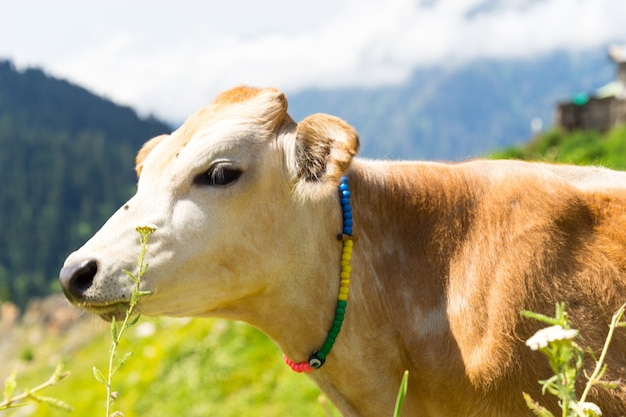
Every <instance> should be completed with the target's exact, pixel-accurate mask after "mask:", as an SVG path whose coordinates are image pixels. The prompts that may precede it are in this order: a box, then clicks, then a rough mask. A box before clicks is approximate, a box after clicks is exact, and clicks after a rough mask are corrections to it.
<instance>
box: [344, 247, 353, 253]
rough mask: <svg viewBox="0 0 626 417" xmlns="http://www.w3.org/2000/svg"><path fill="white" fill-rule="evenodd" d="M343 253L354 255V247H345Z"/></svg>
mask: <svg viewBox="0 0 626 417" xmlns="http://www.w3.org/2000/svg"><path fill="white" fill-rule="evenodd" d="M343 253H352V247H350V246H344V247H343Z"/></svg>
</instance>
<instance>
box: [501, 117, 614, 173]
mask: <svg viewBox="0 0 626 417" xmlns="http://www.w3.org/2000/svg"><path fill="white" fill-rule="evenodd" d="M492 157H493V158H504V159H510V158H514V159H523V160H529V161H532V160H541V161H546V162H560V163H569V164H576V165H601V166H605V167H607V168H612V169H618V170H626V126H622V127H620V128H617V129H613V130H611V131H609V132H606V133H604V134H601V133H598V132H595V131H578V132H572V133H565V132H563V131H560V130H551V131H549V132H547V133H545V134H543V135H540V136H538V137H536V138H534V139H533V140H531V141H530V142H529V143H527V144H526V145H523V146H516V147H511V148H508V149H504V150H502V151H499V152H495V153H493V154H492Z"/></svg>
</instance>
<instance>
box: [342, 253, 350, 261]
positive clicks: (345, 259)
mask: <svg viewBox="0 0 626 417" xmlns="http://www.w3.org/2000/svg"><path fill="white" fill-rule="evenodd" d="M341 259H343V260H344V261H350V260H351V259H352V254H351V253H345V252H344V253H342V254H341Z"/></svg>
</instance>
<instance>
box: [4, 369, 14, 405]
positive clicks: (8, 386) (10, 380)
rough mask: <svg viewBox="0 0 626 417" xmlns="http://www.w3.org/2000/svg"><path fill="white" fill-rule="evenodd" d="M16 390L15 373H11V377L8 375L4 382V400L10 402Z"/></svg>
mask: <svg viewBox="0 0 626 417" xmlns="http://www.w3.org/2000/svg"><path fill="white" fill-rule="evenodd" d="M16 389H17V373H16V372H15V371H13V372H12V373H11V375H9V376H8V377H7V378H6V379H5V380H4V400H5V401H10V400H11V399H12V398H13V396H14V395H15V390H16Z"/></svg>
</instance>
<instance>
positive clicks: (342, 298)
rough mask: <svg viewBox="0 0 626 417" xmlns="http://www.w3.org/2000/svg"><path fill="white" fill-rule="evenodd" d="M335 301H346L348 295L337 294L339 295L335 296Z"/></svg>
mask: <svg viewBox="0 0 626 417" xmlns="http://www.w3.org/2000/svg"><path fill="white" fill-rule="evenodd" d="M337 300H341V301H347V300H348V294H342V293H339V295H338V296H337Z"/></svg>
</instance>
